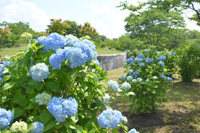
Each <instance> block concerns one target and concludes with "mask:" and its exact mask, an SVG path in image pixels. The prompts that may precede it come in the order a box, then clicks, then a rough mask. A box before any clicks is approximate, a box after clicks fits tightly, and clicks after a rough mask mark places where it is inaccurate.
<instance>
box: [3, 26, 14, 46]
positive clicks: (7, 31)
mask: <svg viewBox="0 0 200 133" xmlns="http://www.w3.org/2000/svg"><path fill="white" fill-rule="evenodd" d="M11 34H12V33H11V29H10V28H7V27H5V28H0V47H1V48H2V47H4V46H5V45H6V39H7V38H8V37H9V36H10V35H11Z"/></svg>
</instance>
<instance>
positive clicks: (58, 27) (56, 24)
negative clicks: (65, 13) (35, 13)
mask: <svg viewBox="0 0 200 133" xmlns="http://www.w3.org/2000/svg"><path fill="white" fill-rule="evenodd" d="M50 21H51V23H50V25H47V26H48V29H47V33H49V34H51V33H53V32H56V33H58V34H61V35H64V34H65V33H66V29H67V28H68V27H69V24H68V23H67V22H62V19H50Z"/></svg>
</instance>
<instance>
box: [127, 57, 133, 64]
mask: <svg viewBox="0 0 200 133" xmlns="http://www.w3.org/2000/svg"><path fill="white" fill-rule="evenodd" d="M126 62H127V63H129V64H130V63H132V62H134V59H133V57H130V58H128V59H127V60H126Z"/></svg>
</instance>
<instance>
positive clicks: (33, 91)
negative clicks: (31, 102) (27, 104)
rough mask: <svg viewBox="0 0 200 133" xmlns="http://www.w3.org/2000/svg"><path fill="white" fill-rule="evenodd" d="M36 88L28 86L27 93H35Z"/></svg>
mask: <svg viewBox="0 0 200 133" xmlns="http://www.w3.org/2000/svg"><path fill="white" fill-rule="evenodd" d="M34 88H35V86H31V85H29V86H28V87H27V88H26V93H27V94H33V93H35V90H34Z"/></svg>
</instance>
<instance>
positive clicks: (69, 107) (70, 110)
mask: <svg viewBox="0 0 200 133" xmlns="http://www.w3.org/2000/svg"><path fill="white" fill-rule="evenodd" d="M62 105H63V109H64V112H65V113H66V114H68V115H70V116H73V115H75V114H76V112H77V108H78V103H77V102H76V100H75V99H74V98H72V97H69V98H68V99H65V100H64V101H63V103H62Z"/></svg>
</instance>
